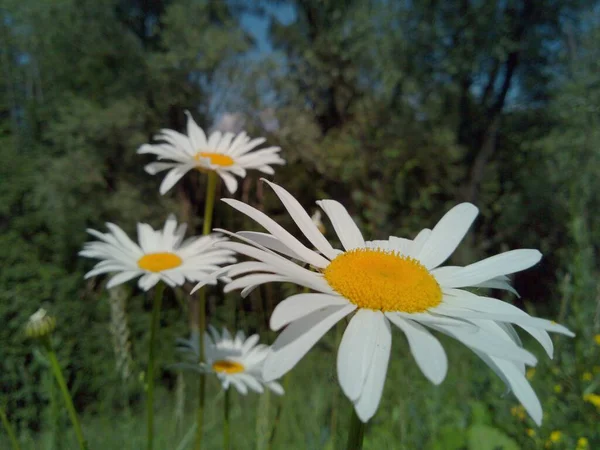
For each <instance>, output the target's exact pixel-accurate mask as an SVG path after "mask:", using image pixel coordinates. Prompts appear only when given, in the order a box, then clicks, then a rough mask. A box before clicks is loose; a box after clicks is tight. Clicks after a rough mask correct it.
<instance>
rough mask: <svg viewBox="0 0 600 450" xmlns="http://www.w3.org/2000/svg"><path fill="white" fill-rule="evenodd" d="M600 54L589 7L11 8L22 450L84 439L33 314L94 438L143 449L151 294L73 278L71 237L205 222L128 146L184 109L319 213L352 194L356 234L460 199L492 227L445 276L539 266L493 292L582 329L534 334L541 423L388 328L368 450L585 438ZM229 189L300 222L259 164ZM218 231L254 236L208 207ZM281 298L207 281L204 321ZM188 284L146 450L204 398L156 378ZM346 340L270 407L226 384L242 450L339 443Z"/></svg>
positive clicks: (598, 355) (8, 346) (542, 2)
mask: <svg viewBox="0 0 600 450" xmlns="http://www.w3.org/2000/svg"><path fill="white" fill-rule="evenodd" d="M599 42H600V5H599V3H598V2H597V1H580V0H503V1H492V0H490V1H480V0H447V1H443V2H442V1H425V0H416V1H401V0H397V1H396V0H354V1H342V0H281V1H276V0H274V1H259V0H254V1H250V0H248V1H243V0H237V1H236V0H171V1H161V0H54V1H47V0H18V1H17V0H3V2H2V5H1V6H0V44H1V47H0V67H1V69H0V155H1V158H0V261H1V262H0V265H1V269H0V386H1V387H2V392H1V393H0V402H1V403H2V405H3V407H4V409H5V410H6V411H7V414H8V417H9V419H10V420H11V422H13V424H15V426H16V427H17V428H18V434H19V436H20V439H21V441H22V444H23V445H24V448H27V449H44V450H45V449H70V448H75V447H74V444H75V443H74V441H73V436H72V433H71V431H70V430H69V428H68V421H67V417H66V414H65V411H64V410H63V409H62V405H61V403H60V401H61V399H60V397H59V393H58V390H57V388H56V387H55V386H54V383H53V381H52V378H51V377H50V375H49V374H48V370H47V367H46V365H47V363H46V361H45V358H44V356H43V355H42V353H41V352H40V351H39V350H38V349H37V348H36V346H35V345H34V344H32V343H30V342H28V341H27V340H26V339H25V336H24V333H23V324H24V323H25V322H26V320H27V318H28V317H29V315H31V314H32V313H33V312H35V311H36V310H37V309H38V307H40V306H44V307H46V308H47V309H48V310H50V311H51V312H52V313H53V314H54V315H56V316H57V318H58V329H57V332H56V333H55V335H54V339H55V341H56V343H57V347H58V348H59V356H60V359H61V361H62V364H63V366H64V367H65V370H66V372H67V374H68V381H69V386H70V388H71V390H72V392H73V394H74V397H75V402H76V405H77V407H78V409H79V411H80V413H81V414H82V416H83V426H84V433H85V434H86V436H87V438H88V440H89V442H90V445H91V448H102V449H119V450H120V449H123V450H129V449H131V450H137V449H139V448H142V447H143V443H144V432H145V431H144V421H143V417H144V416H143V414H144V391H143V387H144V368H145V364H146V348H147V347H146V346H147V338H148V332H147V329H148V323H149V311H150V306H151V298H150V297H149V296H148V295H144V294H143V293H142V292H140V291H139V290H137V289H136V288H134V284H133V283H130V284H129V285H128V286H126V287H122V288H119V289H114V290H112V291H111V292H107V291H106V289H104V283H105V280H104V279H101V278H100V279H91V280H88V281H84V279H83V274H84V273H85V271H86V270H89V268H90V267H91V265H92V263H91V261H86V260H83V259H81V258H78V257H77V252H78V251H79V250H80V249H81V247H82V245H83V243H84V242H85V241H86V240H87V239H88V237H87V236H86V232H85V229H86V228H87V227H92V228H97V229H102V228H103V226H104V225H103V224H104V222H106V221H111V222H114V223H117V224H119V225H120V226H122V227H123V228H124V229H125V230H126V231H128V232H129V233H131V234H132V235H133V234H134V230H135V224H136V222H138V221H139V222H148V223H150V224H151V225H153V226H154V227H159V226H160V225H161V224H162V223H163V222H164V219H165V218H166V216H167V214H168V213H170V212H174V213H175V214H176V215H177V217H178V219H179V220H182V221H187V222H189V223H190V225H191V228H190V229H191V230H196V231H197V232H198V233H199V232H200V227H201V224H202V223H201V222H202V211H203V206H204V205H203V202H204V184H203V183H205V180H204V179H203V178H202V177H201V174H200V173H195V174H192V175H189V176H186V177H185V178H184V180H183V181H182V182H180V183H179V184H178V185H177V186H176V187H175V188H174V189H173V190H172V191H171V192H169V193H168V194H167V195H165V196H164V197H161V196H160V195H159V194H158V185H159V183H160V179H161V177H151V176H149V175H147V174H145V173H144V171H143V165H144V164H145V163H147V162H149V161H150V158H148V157H146V156H139V155H136V153H135V151H136V149H137V148H138V147H139V146H140V145H141V144H143V143H146V142H149V141H151V139H152V136H153V135H154V134H155V133H156V132H158V131H159V129H161V128H172V129H176V130H181V131H183V130H184V129H185V115H184V111H185V110H189V111H190V112H191V113H192V114H193V115H194V117H195V118H196V120H197V121H198V123H199V124H200V125H201V126H203V127H204V128H206V129H211V130H214V129H220V130H230V131H240V130H242V129H245V130H247V131H248V132H249V133H250V134H251V135H253V136H265V137H267V139H268V143H269V144H271V145H280V146H281V147H282V149H283V150H282V156H283V157H284V158H285V159H286V160H287V165H286V166H285V167H283V168H280V169H278V170H277V172H276V175H275V177H274V180H275V181H276V182H278V183H280V184H282V185H284V186H285V187H286V188H287V189H288V190H289V191H290V192H291V193H293V194H294V195H295V196H296V197H297V198H298V199H299V200H300V202H301V203H302V204H303V205H305V207H306V208H307V209H308V210H309V211H310V212H312V211H313V210H314V208H315V207H316V206H315V204H314V202H315V200H317V199H320V198H334V199H337V200H339V201H341V202H342V203H344V204H345V205H346V206H347V207H348V209H349V211H350V212H351V213H352V215H353V217H354V218H355V219H356V220H357V222H359V224H360V226H361V228H362V230H363V232H364V234H365V236H366V237H368V238H371V239H382V238H386V237H387V236H389V235H397V236H409V237H413V236H414V235H415V234H416V232H417V231H419V230H420V229H421V228H424V227H431V226H432V225H433V224H434V223H435V221H437V220H438V219H439V218H440V217H441V216H442V215H443V213H444V212H445V211H447V210H448V209H449V208H450V207H451V206H452V205H454V204H456V203H457V202H460V201H470V202H473V203H475V204H476V205H477V206H478V207H479V208H480V210H481V215H480V217H479V219H478V221H477V222H476V224H475V226H474V228H473V229H472V232H471V233H470V235H469V237H468V238H467V239H466V240H465V242H464V243H463V244H462V245H461V247H460V249H459V251H458V252H457V254H456V255H454V256H453V262H454V263H456V264H464V263H467V262H469V261H473V260H474V259H475V258H481V257H484V256H489V255H491V254H494V253H497V252H501V251H505V250H507V249H512V248H528V247H530V248H539V249H540V250H541V251H542V252H543V254H544V259H543V260H542V262H541V264H539V265H538V266H536V267H535V268H533V269H531V270H529V271H527V272H526V273H522V274H518V275H517V276H515V277H514V280H513V281H514V285H515V287H516V288H517V289H518V291H519V292H520V293H521V297H520V298H515V297H511V296H510V295H508V294H507V296H506V297H501V298H503V299H505V300H507V301H511V302H514V303H515V304H517V305H518V306H520V307H522V308H524V309H526V310H527V311H528V312H530V313H532V314H536V315H540V316H544V317H547V318H551V319H554V320H557V321H559V322H561V323H564V324H565V325H567V326H569V327H570V328H571V329H573V330H574V331H575V332H576V333H577V337H576V338H575V339H567V338H564V337H558V338H555V345H556V347H557V349H556V356H555V359H554V360H553V361H549V360H547V358H545V357H544V356H543V355H542V352H541V349H540V348H539V347H537V346H536V344H535V343H532V342H529V341H528V340H525V342H526V344H527V345H528V346H529V347H530V348H532V349H533V351H534V352H535V353H536V355H538V356H539V358H540V363H539V365H538V367H537V368H536V370H531V371H530V372H529V373H528V377H529V378H530V381H531V383H532V384H533V387H534V388H535V389H536V391H537V393H538V395H539V396H540V398H541V400H542V403H543V405H544V408H545V418H544V423H543V425H542V427H540V428H537V427H536V426H535V425H534V424H533V422H532V421H531V420H530V419H529V418H527V417H526V416H525V415H524V412H523V410H522V409H521V408H520V407H519V406H518V403H517V401H516V400H515V399H514V397H512V396H511V395H510V394H509V395H504V393H505V392H504V386H503V385H502V383H501V382H500V381H499V380H498V379H497V378H496V376H495V375H494V374H493V373H491V372H490V371H489V370H488V368H487V367H486V366H484V365H483V363H480V362H479V361H478V360H477V359H476V358H475V356H474V355H472V354H470V353H469V352H468V351H467V350H465V349H463V348H461V346H460V345H458V344H456V343H454V342H451V341H449V340H447V339H443V338H442V342H443V344H444V346H445V347H446V349H447V350H448V353H449V357H450V370H449V375H448V378H447V379H446V381H445V382H444V383H443V384H442V385H441V386H439V387H435V386H433V385H431V384H430V383H429V382H427V380H425V379H424V377H423V376H422V375H421V373H420V372H419V371H418V369H417V367H416V365H415V363H414V361H413V360H412V358H411V357H410V355H409V353H408V348H407V345H406V342H405V340H404V338H403V337H402V336H401V335H400V333H395V334H394V349H393V356H392V362H391V366H390V370H389V373H388V377H387V382H386V387H385V391H384V397H383V401H382V404H381V406H380V408H379V412H378V413H377V415H376V416H375V417H374V419H373V420H372V421H371V423H370V424H369V427H368V430H367V436H366V439H365V448H367V449H378V450H379V449H421V448H423V449H439V450H455V449H456V450H458V449H470V450H479V449H481V450H486V449H494V448H495V449H498V448H502V449H505V450H512V449H517V448H524V449H529V448H531V449H536V448H553V449H554V448H556V449H575V448H577V449H587V448H589V449H594V448H596V449H598V448H600V430H599V427H598V423H600V397H594V394H595V395H598V394H600V285H599V284H598V273H599V267H598V261H597V252H598V246H599V242H600V240H599V237H600V221H598V220H597V214H598V211H599V206H600V197H599V189H598V188H599V183H598V179H599V177H600V70H599V69H600V47H599ZM220 194H221V195H222V196H228V193H227V192H225V191H224V190H223V189H221V191H220ZM235 197H236V198H239V199H241V200H243V201H245V202H248V203H250V204H252V205H254V206H256V207H258V208H260V209H262V210H264V211H266V212H268V213H269V214H270V215H272V216H274V217H275V218H276V219H277V220H280V221H281V222H282V223H284V224H288V225H289V224H290V223H291V222H290V221H289V218H288V217H287V216H286V215H285V214H284V210H283V208H282V207H281V205H280V204H279V202H278V201H277V200H276V198H275V196H274V195H273V194H272V193H271V192H270V190H269V189H268V188H267V189H265V186H264V185H263V184H261V182H260V181H259V180H258V176H257V175H256V174H251V175H250V176H249V177H248V178H246V179H245V180H244V181H243V183H242V184H241V185H240V189H239V190H238V192H237V193H236V194H235ZM325 225H326V226H328V225H329V224H328V223H325ZM215 226H219V227H224V228H228V229H230V230H240V229H250V228H251V227H253V226H254V225H252V224H251V223H249V222H247V221H246V220H245V219H244V218H243V217H242V216H241V215H240V214H237V213H234V212H233V211H232V210H231V209H230V208H228V207H227V206H226V205H224V204H218V205H217V209H216V216H215ZM290 228H291V227H290ZM329 228H331V227H329ZM330 232H331V229H329V230H328V231H327V233H328V237H329V238H331V239H334V235H333V234H332V233H330ZM294 289H295V288H294V287H292V286H286V285H283V286H266V287H263V288H262V289H261V290H260V292H258V291H257V292H256V293H255V294H254V295H253V296H251V297H250V298H249V299H246V300H242V299H241V298H240V297H239V294H237V293H234V294H230V295H227V296H223V294H222V293H219V291H218V290H216V289H214V290H212V291H211V292H210V295H209V317H210V321H211V323H213V324H215V325H218V326H222V325H225V326H228V327H229V328H234V327H238V328H243V329H245V330H246V331H247V332H259V333H260V334H261V336H262V338H263V340H264V341H267V342H270V341H272V340H273V338H274V335H273V334H272V333H271V332H269V331H268V328H267V326H266V319H267V318H268V314H269V311H270V310H271V309H272V308H273V306H274V305H275V304H276V303H277V302H278V301H280V300H281V299H282V298H284V296H286V295H289V294H290V293H292V292H294ZM187 292H189V286H186V287H185V288H184V289H181V290H180V291H177V292H175V293H172V292H171V293H169V294H168V296H167V298H166V299H165V304H164V309H163V316H162V322H161V326H162V329H161V334H160V344H159V345H160V351H159V361H160V370H159V379H158V384H159V387H160V388H159V389H160V392H159V399H158V402H157V414H158V419H157V420H158V427H157V433H158V436H157V443H158V447H159V448H161V449H181V450H184V449H186V448H189V447H188V446H187V444H186V442H187V441H186V440H185V439H186V433H188V432H189V427H190V424H191V423H192V422H193V408H194V398H195V386H196V384H197V383H195V382H194V377H193V375H188V374H185V375H184V374H180V373H177V372H175V371H173V370H170V369H169V364H172V363H174V362H177V361H178V358H179V356H178V355H177V353H176V352H175V350H174V341H175V339H176V338H177V337H184V336H186V334H187V311H186V310H187V308H188V306H189V300H188V295H187ZM498 295H502V294H498ZM336 332H339V330H338V331H332V332H330V334H329V335H328V337H327V338H326V339H325V340H324V341H323V342H322V343H320V344H319V345H318V346H317V347H316V348H315V349H314V350H313V351H312V352H311V353H310V355H309V356H308V357H307V358H305V359H304V360H303V361H302V362H301V363H300V364H299V366H298V367H297V369H295V371H294V372H292V375H291V376H290V378H289V380H287V389H288V395H286V397H285V401H284V403H283V406H282V404H281V403H280V402H279V401H278V400H277V399H274V398H273V397H271V398H268V397H266V396H262V397H259V396H252V395H249V396H248V397H247V398H242V397H240V396H237V395H234V399H235V400H234V404H235V406H234V407H233V412H232V421H233V436H234V437H233V447H234V448H236V449H237V448H239V449H246V448H258V449H261V448H268V446H269V442H270V445H271V448H275V449H277V448H286V449H287V448H298V449H321V448H329V449H333V448H338V447H339V446H340V445H341V444H342V443H343V436H344V433H345V429H346V426H347V417H348V415H349V412H350V408H351V405H350V404H349V403H348V401H347V400H346V399H345V398H344V397H343V395H341V393H340V391H339V387H338V384H337V381H336V378H335V363H334V360H335V358H334V357H333V355H334V354H335V350H336V349H335V339H336V336H335V335H336ZM221 395H222V394H220V390H219V388H218V385H217V384H216V383H213V384H209V404H210V408H212V410H211V411H212V412H213V413H214V414H209V416H208V423H207V426H206V427H207V448H220V444H219V442H220V433H221V432H220V417H221V412H220V411H221V410H220V407H221V401H222V398H221ZM594 398H596V399H597V400H596V402H595V403H594V401H592V400H593V399H594ZM275 417H277V418H278V419H277V423H278V426H277V431H276V434H275V435H272V434H271V432H270V426H271V425H272V423H273V422H274V421H275ZM5 439H6V435H5V434H4V433H1V434H0V448H7V446H8V443H7V441H5Z"/></svg>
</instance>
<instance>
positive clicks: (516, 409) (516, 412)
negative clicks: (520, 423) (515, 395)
mask: <svg viewBox="0 0 600 450" xmlns="http://www.w3.org/2000/svg"><path fill="white" fill-rule="evenodd" d="M510 413H511V414H512V415H513V416H514V417H518V418H519V420H525V408H523V406H522V405H519V406H513V407H512V408H510Z"/></svg>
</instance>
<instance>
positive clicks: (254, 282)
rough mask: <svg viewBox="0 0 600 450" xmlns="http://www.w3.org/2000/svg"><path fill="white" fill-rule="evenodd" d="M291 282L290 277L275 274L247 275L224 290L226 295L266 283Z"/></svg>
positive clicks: (229, 284)
mask: <svg viewBox="0 0 600 450" xmlns="http://www.w3.org/2000/svg"><path fill="white" fill-rule="evenodd" d="M289 281H291V280H290V278H289V277H285V276H282V275H273V274H255V275H246V276H245V277H241V278H237V279H236V280H234V281H232V282H231V283H227V285H226V286H225V287H224V288H223V292H225V293H226V294H227V293H229V292H231V291H233V290H235V289H244V288H247V287H248V286H258V285H259V284H265V283H273V282H278V283H285V282H289Z"/></svg>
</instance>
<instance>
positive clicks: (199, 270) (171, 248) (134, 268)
mask: <svg viewBox="0 0 600 450" xmlns="http://www.w3.org/2000/svg"><path fill="white" fill-rule="evenodd" d="M106 226H107V227H108V229H109V230H110V232H109V233H101V232H99V231H96V230H91V229H88V230H87V231H88V233H90V234H91V235H92V236H95V237H97V238H98V239H99V241H94V242H88V243H86V244H85V246H84V248H83V250H82V251H81V252H79V254H80V255H81V256H85V257H87V258H94V259H100V260H101V261H100V262H99V263H98V264H96V266H95V267H94V268H93V269H92V270H91V271H89V272H88V273H87V274H86V275H85V278H86V279H87V278H90V277H93V276H96V275H100V274H104V273H113V272H116V275H114V276H113V277H112V278H111V279H110V281H109V282H108V283H107V284H106V287H107V288H109V289H110V288H112V287H114V286H117V285H119V284H122V283H125V282H126V281H129V280H131V279H133V278H136V277H138V276H141V278H140V279H139V282H138V285H139V287H140V288H141V289H144V290H145V291H147V290H148V289H150V288H152V287H153V286H154V285H155V284H156V283H158V282H159V281H160V280H163V281H164V282H165V283H166V284H168V285H169V286H178V285H182V284H183V283H185V281H186V280H188V281H194V282H198V281H201V280H204V279H205V278H207V277H208V274H210V273H212V272H214V271H215V270H217V269H219V267H220V266H221V265H223V264H227V263H232V262H235V259H234V258H233V252H232V251H231V250H227V249H217V248H214V247H213V244H214V243H216V242H221V241H223V240H225V239H224V238H220V237H217V236H216V235H209V236H202V237H192V238H189V239H187V240H185V241H184V240H183V238H184V236H185V230H186V227H187V225H186V224H180V225H179V226H177V220H176V219H175V216H173V215H171V216H169V218H168V219H167V221H166V222H165V226H164V228H163V229H162V230H154V229H152V227H151V226H150V225H148V224H145V223H138V225H137V233H138V240H139V245H138V244H136V243H135V242H133V241H132V240H131V239H130V238H129V237H128V236H127V234H125V232H124V231H123V230H122V229H121V228H119V227H118V226H116V225H114V224H112V223H107V224H106Z"/></svg>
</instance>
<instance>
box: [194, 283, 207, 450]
mask: <svg viewBox="0 0 600 450" xmlns="http://www.w3.org/2000/svg"><path fill="white" fill-rule="evenodd" d="M205 329H206V290H205V289H204V288H202V289H201V290H200V294H199V295H198V351H199V354H200V357H199V362H203V361H204V330H205ZM205 392H206V376H205V375H204V373H201V374H200V376H199V377H198V411H197V413H196V445H195V447H194V448H195V449H196V450H200V449H201V448H202V433H203V431H204V430H203V425H204V397H205Z"/></svg>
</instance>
